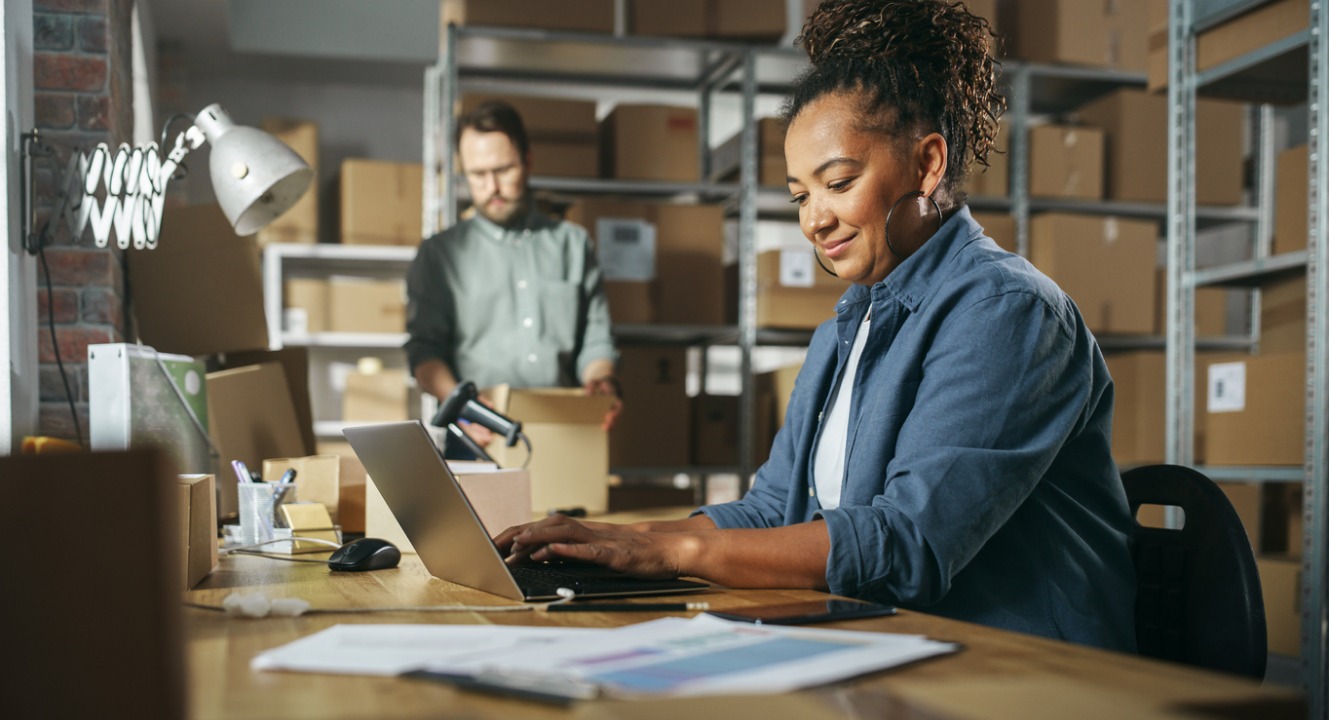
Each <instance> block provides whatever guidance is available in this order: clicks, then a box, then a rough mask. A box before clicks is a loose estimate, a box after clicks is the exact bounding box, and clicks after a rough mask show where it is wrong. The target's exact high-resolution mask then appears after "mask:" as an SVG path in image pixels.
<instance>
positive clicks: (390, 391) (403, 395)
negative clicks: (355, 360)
mask: <svg viewBox="0 0 1330 720" xmlns="http://www.w3.org/2000/svg"><path fill="white" fill-rule="evenodd" d="M411 395H412V393H411V383H410V376H409V375H408V374H407V371H406V370H405V369H401V368H384V369H382V370H379V371H378V372H375V373H362V372H353V373H349V374H347V376H346V389H345V390H344V391H343V392H342V419H343V420H345V421H348V422H396V421H400V420H409V419H410V418H411Z"/></svg>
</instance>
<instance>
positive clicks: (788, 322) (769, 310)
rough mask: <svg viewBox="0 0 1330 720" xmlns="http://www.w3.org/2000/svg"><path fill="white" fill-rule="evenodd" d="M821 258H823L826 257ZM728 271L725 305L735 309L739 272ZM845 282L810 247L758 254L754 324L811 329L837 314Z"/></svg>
mask: <svg viewBox="0 0 1330 720" xmlns="http://www.w3.org/2000/svg"><path fill="white" fill-rule="evenodd" d="M823 262H826V261H825V260H824V261H823ZM735 270H736V271H735V272H731V273H730V275H729V280H730V291H729V293H728V297H727V305H729V306H730V307H732V308H734V309H733V310H732V311H731V312H733V313H737V304H738V282H739V277H738V272H737V266H735ZM847 287H848V285H847V284H846V283H845V281H843V280H839V279H837V278H834V277H832V276H831V275H829V274H827V273H826V272H825V271H823V270H822V269H821V268H819V267H818V266H817V259H816V258H815V257H814V256H813V250H812V248H801V249H798V250H794V249H784V250H767V251H765V252H760V253H758V254H757V298H756V299H757V325H758V327H766V328H788V329H796V330H812V329H814V328H816V327H817V326H818V325H821V324H822V323H823V322H824V321H826V320H828V319H830V318H833V317H835V316H836V302H837V301H838V300H840V296H841V295H843V294H844V293H845V289H846V288H847Z"/></svg>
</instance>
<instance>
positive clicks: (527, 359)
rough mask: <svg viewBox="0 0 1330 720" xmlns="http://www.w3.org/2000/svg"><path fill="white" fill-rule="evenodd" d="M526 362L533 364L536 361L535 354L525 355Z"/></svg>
mask: <svg viewBox="0 0 1330 720" xmlns="http://www.w3.org/2000/svg"><path fill="white" fill-rule="evenodd" d="M526 361H527V362H535V361H536V354H535V353H531V354H530V355H527V356H526Z"/></svg>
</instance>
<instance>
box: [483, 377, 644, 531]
mask: <svg viewBox="0 0 1330 720" xmlns="http://www.w3.org/2000/svg"><path fill="white" fill-rule="evenodd" d="M484 394H485V395H486V396H487V397H489V398H490V400H491V401H492V402H493V403H494V409H495V410H498V411H499V412H501V413H503V414H505V415H507V416H508V417H510V418H513V419H514V420H520V421H521V422H522V432H523V433H525V434H526V436H527V437H528V438H529V439H530V440H531V455H530V464H529V465H528V466H527V469H528V470H530V471H531V483H530V484H531V506H530V510H531V512H535V513H540V514H542V515H543V514H544V513H545V512H546V511H547V510H549V509H550V508H556V507H558V508H566V507H582V508H585V509H586V511H587V512H589V513H600V512H605V510H606V508H607V507H608V504H609V484H608V478H609V438H608V437H607V436H606V433H605V431H604V430H603V429H601V424H602V423H603V422H604V421H605V413H606V412H608V411H609V409H610V402H611V399H610V398H608V397H602V396H593V395H583V394H582V391H581V389H580V388H512V387H509V386H507V385H498V386H495V387H492V388H488V389H486V390H485V391H484ZM626 402H632V400H626ZM627 412H628V411H625V415H627ZM486 450H487V451H489V454H490V455H491V456H492V457H493V458H494V460H495V461H496V462H498V463H499V465H500V466H501V467H505V468H510V467H521V466H522V464H523V463H524V462H526V461H527V451H526V448H525V447H523V446H521V445H520V444H519V445H518V446H517V447H511V448H510V447H504V445H503V443H502V442H495V443H492V444H490V446H489V447H488V448H486Z"/></svg>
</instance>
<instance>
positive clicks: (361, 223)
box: [339, 158, 424, 246]
mask: <svg viewBox="0 0 1330 720" xmlns="http://www.w3.org/2000/svg"><path fill="white" fill-rule="evenodd" d="M423 183H424V177H423V175H422V170H421V166H420V164H419V163H396V162H385V161H382V160H365V159H360V158H349V159H346V160H343V161H342V174H341V187H340V197H341V227H340V235H339V237H340V238H341V241H342V243H343V244H345V245H411V246H415V245H419V244H420V240H421V229H420V228H421V218H422V215H423V212H424V211H423V210H422V209H421V208H422V206H423V204H422V195H421V191H422V187H423Z"/></svg>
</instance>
